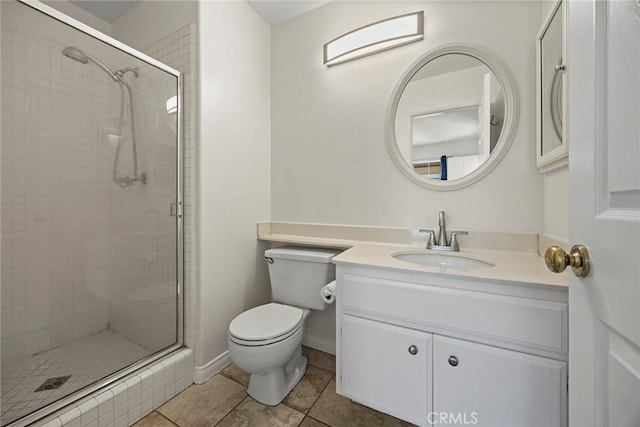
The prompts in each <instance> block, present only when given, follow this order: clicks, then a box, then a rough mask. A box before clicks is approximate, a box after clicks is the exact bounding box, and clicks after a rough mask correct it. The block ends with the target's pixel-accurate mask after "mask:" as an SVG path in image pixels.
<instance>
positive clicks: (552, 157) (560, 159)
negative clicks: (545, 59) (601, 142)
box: [536, 0, 569, 173]
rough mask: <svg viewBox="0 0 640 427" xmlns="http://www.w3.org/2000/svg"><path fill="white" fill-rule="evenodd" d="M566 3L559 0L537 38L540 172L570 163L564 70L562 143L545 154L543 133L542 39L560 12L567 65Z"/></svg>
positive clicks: (537, 157) (563, 74) (537, 145)
mask: <svg viewBox="0 0 640 427" xmlns="http://www.w3.org/2000/svg"><path fill="white" fill-rule="evenodd" d="M566 4H567V2H566V1H565V0H558V1H557V2H556V3H555V4H554V5H553V7H552V8H551V10H550V11H549V14H548V15H547V18H546V19H545V20H544V23H543V24H542V28H540V32H539V33H538V37H537V38H536V166H538V169H540V173H545V172H549V171H551V170H554V169H557V168H560V167H562V166H565V165H567V164H568V163H569V145H568V144H567V142H568V140H567V130H566V129H567V126H566V123H567V121H566V116H567V114H566V111H567V80H566V79H567V74H566V72H564V71H563V72H562V123H564V125H563V126H562V144H560V146H558V147H556V148H554V149H553V150H551V151H549V152H548V153H546V154H543V148H544V147H543V144H544V141H543V137H542V135H543V133H542V108H543V105H542V102H543V100H542V39H543V37H544V34H545V33H546V32H547V29H548V28H549V26H550V25H551V21H552V20H553V17H554V15H555V14H556V12H558V13H560V18H561V20H562V60H563V64H564V65H566V58H567V48H566V47H567V31H566V28H567V22H566V16H567V13H566V12H567V11H566V7H567V6H566Z"/></svg>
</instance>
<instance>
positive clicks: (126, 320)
mask: <svg viewBox="0 0 640 427" xmlns="http://www.w3.org/2000/svg"><path fill="white" fill-rule="evenodd" d="M0 7H1V8H2V10H1V15H2V65H1V66H2V68H1V83H2V96H1V98H2V105H1V107H2V123H1V125H2V126H1V137H2V139H1V147H0V148H1V162H2V163H1V195H0V196H1V197H0V201H1V207H2V212H1V217H0V219H1V221H0V222H1V230H2V235H1V236H2V248H1V249H2V281H1V292H2V295H1V297H2V307H1V314H2V331H1V338H2V343H1V355H2V377H1V382H0V388H1V390H2V404H1V408H2V425H6V424H8V423H11V422H14V421H16V420H18V419H20V418H21V417H24V416H25V415H28V414H30V413H33V412H34V411H38V410H40V409H41V408H43V407H45V406H47V405H49V404H51V403H53V402H56V401H60V399H64V398H65V397H66V396H68V395H70V394H72V393H74V392H77V391H79V390H87V387H90V386H92V385H95V384H97V383H99V382H100V381H102V380H104V379H107V378H112V375H113V374H114V373H117V372H119V371H122V370H123V369H125V368H127V367H129V366H131V365H132V364H134V363H136V362H139V361H142V360H145V359H146V358H148V357H149V356H151V355H154V354H156V353H158V352H160V351H162V350H163V349H166V348H168V347H171V346H175V345H177V344H179V343H180V340H181V329H180V327H179V326H180V325H181V324H182V323H181V318H180V314H181V309H180V304H179V292H178V289H179V282H180V280H179V279H180V275H181V273H180V268H179V267H180V262H179V261H180V260H181V255H180V251H179V246H180V245H179V231H180V227H179V225H180V220H179V218H178V216H177V215H176V212H175V209H173V210H172V206H173V207H175V206H176V203H177V201H178V200H179V194H178V191H179V175H178V172H179V170H178V165H179V149H180V146H179V138H178V133H179V129H178V104H179V102H178V99H179V73H178V72H176V71H174V70H172V69H170V68H169V67H167V66H164V65H163V64H160V63H158V62H157V61H154V60H151V59H150V58H148V57H145V56H144V55H139V54H136V53H135V51H133V50H132V49H129V48H126V47H125V46H124V45H120V44H115V45H114V44H113V43H107V42H105V41H103V39H102V37H100V36H99V35H97V34H96V33H92V32H89V33H87V32H83V31H80V30H78V29H76V28H74V27H73V26H70V25H68V24H66V23H65V22H63V21H61V20H59V19H54V18H53V17H52V16H49V15H47V14H45V13H42V12H41V11H39V10H36V9H34V8H32V7H30V6H27V5H25V4H23V3H20V2H17V1H2V2H0Z"/></svg>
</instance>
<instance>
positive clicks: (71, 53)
mask: <svg viewBox="0 0 640 427" xmlns="http://www.w3.org/2000/svg"><path fill="white" fill-rule="evenodd" d="M62 54H63V55H64V56H66V57H67V58H71V59H73V60H74V61H78V62H80V63H82V64H88V63H89V62H93V63H94V64H96V65H97V66H98V67H99V68H100V69H102V71H104V72H105V73H107V74H108V75H109V77H111V79H112V80H113V81H114V82H116V83H118V85H119V86H120V121H119V126H118V129H119V131H120V134H121V135H122V123H123V121H124V88H125V87H126V88H127V92H128V93H129V117H130V118H131V121H130V126H131V145H132V150H133V175H127V176H118V161H119V158H120V149H121V141H122V139H119V140H118V146H117V148H116V154H115V159H114V160H113V177H112V180H113V182H115V183H116V184H118V185H119V186H120V187H123V188H124V187H129V186H130V185H132V184H133V183H135V182H136V181H140V182H141V183H142V184H143V185H144V184H146V183H147V175H146V174H145V173H142V174H138V149H137V144H136V128H135V117H134V113H133V91H132V90H131V86H129V83H127V81H126V80H125V78H124V76H125V74H126V73H129V72H130V73H132V74H133V75H134V77H138V75H139V74H140V73H139V69H138V67H135V68H132V67H126V68H122V69H119V70H115V71H112V70H111V68H109V67H107V65H106V64H105V63H104V62H102V61H100V60H99V59H98V58H96V57H95V56H92V55H89V54H88V53H86V52H84V51H83V50H82V49H79V48H77V47H75V46H67V47H65V48H64V49H62Z"/></svg>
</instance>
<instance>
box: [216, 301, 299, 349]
mask: <svg viewBox="0 0 640 427" xmlns="http://www.w3.org/2000/svg"><path fill="white" fill-rule="evenodd" d="M303 322H304V311H303V310H302V309H300V308H297V307H292V306H289V305H283V304H277V303H269V304H264V305H261V306H258V307H255V308H252V309H250V310H247V311H245V312H244V313H241V314H239V315H238V316H236V318H235V319H233V321H232V322H231V324H230V325H229V339H231V340H232V341H233V342H235V343H237V344H240V345H243V346H263V345H268V344H273V343H275V342H278V341H282V340H284V339H286V338H288V337H289V336H291V335H293V334H295V333H296V332H297V331H298V329H300V328H301V327H302V324H303Z"/></svg>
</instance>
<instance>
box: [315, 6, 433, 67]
mask: <svg viewBox="0 0 640 427" xmlns="http://www.w3.org/2000/svg"><path fill="white" fill-rule="evenodd" d="M423 38H424V11H419V12H414V13H409V14H406V15H400V16H394V17H393V18H388V19H384V20H382V21H378V22H374V23H373V24H369V25H365V26H364V27H361V28H358V29H356V30H353V31H350V32H348V33H346V34H343V35H341V36H340V37H338V38H335V39H333V40H331V41H330V42H328V43H326V44H325V45H324V64H325V65H326V66H328V67H330V66H332V65H336V64H340V63H342V62H347V61H351V60H353V59H357V58H362V57H363V56H367V55H371V54H374V53H377V52H382V51H383V50H388V49H393V48H394V47H398V46H402V45H405V44H408V43H413V42H415V41H418V40H422V39H423Z"/></svg>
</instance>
